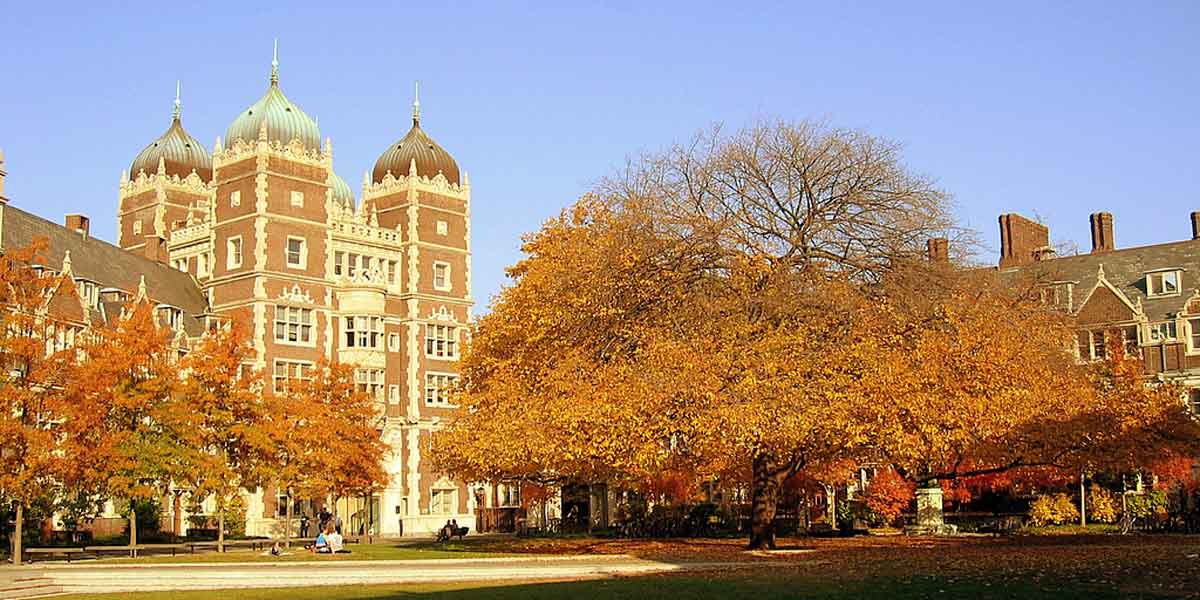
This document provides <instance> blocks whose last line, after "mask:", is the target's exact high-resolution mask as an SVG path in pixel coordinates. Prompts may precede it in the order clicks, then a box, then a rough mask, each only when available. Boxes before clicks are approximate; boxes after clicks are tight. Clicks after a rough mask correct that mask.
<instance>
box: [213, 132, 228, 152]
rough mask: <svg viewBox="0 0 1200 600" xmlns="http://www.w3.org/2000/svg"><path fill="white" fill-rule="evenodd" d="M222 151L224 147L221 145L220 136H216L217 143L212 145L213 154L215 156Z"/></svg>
mask: <svg viewBox="0 0 1200 600" xmlns="http://www.w3.org/2000/svg"><path fill="white" fill-rule="evenodd" d="M224 149H225V148H224V146H222V145H221V136H219V135H218V136H217V143H215V144H213V154H216V153H218V152H220V151H222V150H224Z"/></svg>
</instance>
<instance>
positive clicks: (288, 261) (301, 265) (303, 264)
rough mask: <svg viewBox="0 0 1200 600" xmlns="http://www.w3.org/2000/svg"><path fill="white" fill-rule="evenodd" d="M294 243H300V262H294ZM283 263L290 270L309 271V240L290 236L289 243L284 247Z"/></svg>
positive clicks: (288, 237)
mask: <svg viewBox="0 0 1200 600" xmlns="http://www.w3.org/2000/svg"><path fill="white" fill-rule="evenodd" d="M292 242H300V251H299V259H300V262H298V263H293V262H292ZM283 262H284V265H286V266H287V268H289V269H307V268H308V240H307V239H305V238H302V237H298V236H294V235H289V236H287V241H286V242H284V245H283Z"/></svg>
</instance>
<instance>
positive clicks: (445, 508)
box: [429, 487, 458, 515]
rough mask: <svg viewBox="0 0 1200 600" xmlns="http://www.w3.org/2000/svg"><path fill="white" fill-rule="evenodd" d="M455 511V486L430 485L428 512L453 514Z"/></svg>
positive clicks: (456, 504)
mask: <svg viewBox="0 0 1200 600" xmlns="http://www.w3.org/2000/svg"><path fill="white" fill-rule="evenodd" d="M457 513H458V489H457V488H446V487H432V488H430V489H429V514H431V515H453V514H457Z"/></svg>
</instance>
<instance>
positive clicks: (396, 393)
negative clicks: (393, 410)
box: [388, 385, 400, 404]
mask: <svg viewBox="0 0 1200 600" xmlns="http://www.w3.org/2000/svg"><path fill="white" fill-rule="evenodd" d="M388 402H389V403H391V404H400V386H398V385H389V386H388Z"/></svg>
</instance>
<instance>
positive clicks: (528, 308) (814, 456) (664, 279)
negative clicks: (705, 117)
mask: <svg viewBox="0 0 1200 600" xmlns="http://www.w3.org/2000/svg"><path fill="white" fill-rule="evenodd" d="M946 204H947V199H946V197H945V195H944V194H943V193H942V192H940V191H939V190H937V189H936V188H935V187H934V186H933V185H932V184H931V182H930V181H929V180H928V179H925V178H922V177H920V176H916V175H913V174H911V173H909V172H907V171H906V170H905V169H904V168H903V167H902V165H901V163H900V159H899V148H898V146H896V145H895V144H892V143H889V142H886V141H883V140H879V139H878V138H874V137H872V136H869V135H866V134H863V133H859V132H852V131H843V130H835V129H830V128H827V127H824V126H821V125H818V124H812V123H794V124H793V123H774V122H765V123H761V124H759V125H756V126H753V127H750V128H748V129H745V130H743V131H740V132H738V133H735V134H733V135H725V134H724V133H723V132H722V131H721V130H720V129H715V130H713V131H711V132H709V133H706V134H703V135H700V136H698V137H697V138H696V139H695V140H693V142H692V143H690V144H688V145H681V146H677V147H674V148H672V149H670V150H668V151H667V152H664V153H661V154H657V155H650V156H645V157H642V158H641V159H639V160H636V161H633V162H631V163H630V165H629V166H628V168H627V169H625V170H624V171H623V172H621V173H619V174H618V175H617V176H614V177H612V178H609V179H607V180H605V181H604V182H602V184H601V185H599V186H598V188H597V191H596V196H595V197H594V198H590V199H587V200H585V201H584V202H581V203H580V204H579V205H577V206H576V207H574V208H573V209H572V210H571V211H569V212H568V213H564V215H563V216H562V217H561V218H559V219H556V220H552V221H551V222H549V223H547V225H546V226H545V227H544V228H543V230H542V231H541V232H539V233H538V234H537V235H534V236H532V237H530V238H528V239H527V240H526V244H525V246H524V250H525V252H526V254H527V255H528V257H527V258H526V259H525V260H523V261H522V262H521V263H519V264H518V265H517V266H516V267H514V268H513V269H512V270H511V271H510V274H511V275H512V276H513V277H514V279H515V284H514V285H513V286H512V287H511V288H508V289H506V290H505V291H504V292H503V293H502V294H501V296H500V298H499V299H498V301H497V302H496V303H495V305H494V307H493V311H492V313H491V314H489V315H488V316H487V317H485V318H484V319H483V320H482V321H481V323H480V325H479V330H478V332H477V333H476V335H475V336H474V342H473V346H472V348H471V350H470V351H469V352H468V354H467V356H466V357H465V358H464V361H463V367H464V369H463V371H464V379H463V394H464V398H465V401H464V402H463V405H464V407H465V408H464V409H463V410H462V412H461V414H460V415H459V417H458V421H456V423H455V424H454V425H452V426H451V427H450V428H449V430H448V431H447V432H446V433H445V434H444V435H441V436H439V438H440V439H441V441H440V442H439V443H441V444H443V445H442V446H440V448H441V450H439V451H438V453H437V455H438V456H439V457H440V464H441V465H443V467H444V468H447V469H449V470H452V471H455V472H458V473H461V474H463V475H465V476H469V477H479V478H487V479H493V478H497V477H504V476H517V477H527V478H544V477H547V476H550V477H560V478H561V477H575V478H580V479H584V480H604V479H609V480H611V479H615V480H617V481H619V480H621V479H623V478H625V479H629V478H631V479H640V478H644V477H645V476H646V475H647V474H648V473H653V472H655V471H656V470H657V469H659V468H661V467H662V465H663V464H666V463H670V462H673V461H679V460H686V461H690V462H692V463H694V464H695V465H696V472H697V473H701V474H704V473H712V472H719V471H724V470H728V469H729V468H730V463H731V462H733V461H740V462H741V464H744V465H746V464H748V465H750V466H751V468H752V471H753V505H754V506H753V525H752V534H751V546H752V547H764V546H772V545H773V544H774V532H773V525H772V519H773V517H774V512H775V506H776V504H777V502H778V497H779V487H780V485H781V484H782V482H783V481H784V480H785V479H787V478H788V477H789V476H790V475H793V474H795V473H797V472H798V471H799V470H801V469H803V468H805V467H806V466H812V465H814V464H816V463H819V462H822V461H834V460H838V459H839V458H841V457H843V456H844V455H845V453H846V452H848V451H849V450H850V449H851V448H852V447H853V446H854V443H855V442H856V441H857V440H859V439H860V438H861V435H862V434H861V433H857V432H855V431H854V430H853V428H852V427H851V426H852V425H853V421H851V420H849V419H848V417H849V416H850V415H848V414H847V413H846V411H845V408H844V407H846V406H854V405H857V404H858V403H857V402H852V401H849V399H848V398H846V396H847V395H854V394H858V393H859V391H858V389H857V388H856V387H854V386H852V385H849V384H850V383H851V382H853V381H855V380H856V379H857V378H859V377H861V376H862V365H863V364H864V363H863V362H862V361H863V359H864V358H865V357H869V356H871V355H872V354H873V352H874V349H873V346H872V345H873V344H874V343H875V342H874V341H873V339H874V338H872V336H869V335H863V332H864V331H867V332H869V331H870V329H869V328H864V327H862V326H861V325H862V323H860V322H858V321H857V318H858V317H859V316H868V315H869V314H870V312H869V311H865V310H864V308H865V306H866V305H865V304H864V302H863V301H862V296H861V295H860V294H859V293H858V289H859V287H860V286H862V285H865V284H868V283H872V282H878V281H880V280H881V279H882V278H883V276H884V274H885V273H886V272H887V271H888V270H889V269H890V268H891V265H892V264H893V263H894V262H895V261H896V259H897V258H900V257H907V256H913V255H916V254H917V253H919V249H920V247H921V244H923V243H924V241H925V239H926V238H927V237H930V236H932V235H935V234H942V233H944V232H945V231H946V229H947V228H948V227H949V226H950V222H949V219H948V217H947V216H946ZM506 441H507V443H508V444H511V445H509V446H507V447H506V446H505V443H506ZM443 451H444V454H443Z"/></svg>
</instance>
